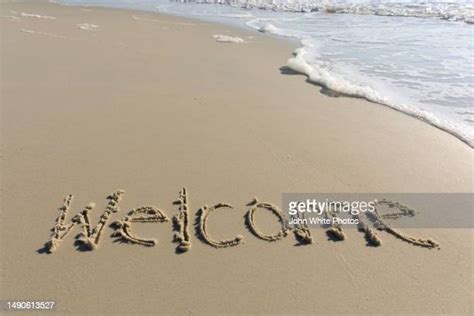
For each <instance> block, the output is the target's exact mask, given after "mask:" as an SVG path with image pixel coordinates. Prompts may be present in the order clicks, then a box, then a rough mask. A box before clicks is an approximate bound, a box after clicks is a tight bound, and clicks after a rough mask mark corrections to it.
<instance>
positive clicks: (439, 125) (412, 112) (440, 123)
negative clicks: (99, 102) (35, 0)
mask: <svg viewBox="0 0 474 316" xmlns="http://www.w3.org/2000/svg"><path fill="white" fill-rule="evenodd" d="M46 1H48V2H49V3H50V4H55V5H64V6H71V7H92V8H102V9H112V10H129V11H130V12H143V13H148V14H157V15H161V16H170V17H175V18H178V19H187V20H189V21H195V22H200V23H209V24H215V25H221V26H222V27H223V28H229V27H230V28H233V29H236V30H241V31H249V30H250V31H251V33H255V34H261V33H263V34H264V35H266V36H270V37H273V38H274V39H275V40H277V41H282V42H287V43H290V44H291V45H292V47H293V49H292V51H290V52H288V61H287V63H286V64H284V65H282V67H281V69H284V68H288V69H289V70H290V71H294V72H295V73H297V74H299V75H301V76H303V77H305V82H306V83H309V84H312V85H315V86H317V87H318V88H319V89H320V92H321V93H323V94H324V93H325V92H323V91H327V92H328V93H329V94H332V95H335V96H338V97H343V98H356V99H363V100H365V101H367V102H370V103H374V104H377V105H381V106H384V107H386V108H388V109H391V110H395V111H397V112H400V113H403V114H405V115H407V116H410V117H412V118H415V119H417V120H419V121H421V122H423V123H425V124H428V125H430V126H432V127H434V128H436V129H439V130H441V131H443V132H445V133H447V134H449V135H451V136H453V137H454V138H456V139H457V140H459V141H461V142H462V143H464V144H466V145H467V146H468V147H469V148H471V149H474V143H473V141H474V140H472V139H470V138H469V135H463V134H462V133H460V132H458V131H455V130H452V128H451V127H450V126H449V125H450V123H449V122H446V121H445V120H443V119H442V120H440V119H438V118H428V117H426V116H427V115H431V114H430V113H428V114H425V113H424V111H423V110H420V109H417V108H411V107H409V108H410V109H409V108H407V105H406V104H398V103H394V102H392V101H390V100H384V101H377V100H372V99H371V98H370V97H367V96H363V95H357V94H355V95H352V94H347V93H344V92H341V91H338V90H334V89H331V88H330V87H328V86H327V85H325V84H323V83H321V82H319V81H314V80H312V79H311V78H310V77H311V74H310V73H307V72H305V71H303V70H298V69H299V68H301V69H305V67H306V68H307V67H309V66H308V65H307V64H306V63H305V62H303V63H304V64H305V65H296V63H294V62H292V63H293V64H295V65H294V66H293V67H292V66H288V65H289V64H290V61H292V60H293V61H294V60H296V59H297V58H298V54H297V53H296V52H297V51H298V50H299V49H304V48H305V45H304V43H302V42H301V39H298V38H296V37H293V36H283V35H278V34H274V33H272V32H260V31H258V30H257V29H256V28H254V27H251V26H249V25H246V24H244V25H241V24H239V23H225V22H221V21H207V20H205V19H201V18H199V17H192V16H182V15H178V14H173V13H162V12H154V11H147V10H144V9H143V10H140V9H130V8H120V7H107V6H102V5H97V6H96V5H86V6H84V5H80V4H77V5H76V4H61V3H57V2H55V0H46ZM301 60H302V59H301ZM300 63H301V61H300ZM282 71H284V70H282ZM361 87H365V88H369V87H368V86H367V87H366V86H361ZM369 89H370V90H371V91H372V92H374V93H376V95H377V96H376V98H382V97H381V96H379V95H378V93H377V92H376V91H375V90H372V88H369ZM382 99H383V98H382Z"/></svg>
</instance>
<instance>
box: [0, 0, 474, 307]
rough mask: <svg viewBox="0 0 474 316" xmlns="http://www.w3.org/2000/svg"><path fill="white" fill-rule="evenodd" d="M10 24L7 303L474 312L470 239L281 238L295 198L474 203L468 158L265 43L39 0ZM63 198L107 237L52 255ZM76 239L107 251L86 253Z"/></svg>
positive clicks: (243, 34) (1, 290) (437, 135)
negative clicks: (290, 64)
mask: <svg viewBox="0 0 474 316" xmlns="http://www.w3.org/2000/svg"><path fill="white" fill-rule="evenodd" d="M84 9H85V10H84ZM1 12H2V17H1V18H0V23H1V26H0V27H1V30H2V45H1V54H2V70H1V74H2V87H1V89H2V90H1V96H2V99H1V100H2V101H1V102H2V104H1V105H2V143H3V148H2V158H1V159H2V196H1V199H2V209H1V213H0V214H1V215H0V216H1V221H0V225H1V229H0V234H1V238H0V247H1V248H0V250H1V256H0V258H1V259H0V263H1V270H0V271H1V272H0V273H1V282H0V284H1V285H0V297H1V298H10V299H29V300H31V299H37V300H43V299H44V300H55V301H57V306H56V308H57V309H56V311H57V312H59V313H70V314H75V315H80V314H84V313H87V314H138V313H141V314H157V313H161V314H177V315H183V314H191V313H194V314H206V315H209V314H222V313H229V312H233V313H237V314H265V313H266V314H275V313H280V314H290V313H291V314H293V313H295V312H299V313H301V314H303V313H312V314H314V313H324V314H331V313H333V314H338V313H387V314H406V313H422V312H423V313H430V314H431V313H453V314H472V310H473V305H472V304H473V303H472V298H471V296H470V293H472V290H473V284H472V278H471V277H472V272H473V255H472V254H473V248H472V247H473V246H472V245H473V243H472V241H473V232H472V230H462V229H432V230H428V229H416V230H403V231H393V232H391V233H390V232H387V231H379V230H376V231H375V230H369V229H366V232H365V233H364V232H359V231H357V230H356V229H344V230H343V231H339V229H338V228H337V227H333V228H334V229H335V232H336V234H338V232H337V231H339V233H341V232H342V233H343V234H339V235H340V236H343V239H342V240H334V238H330V237H329V236H328V234H327V232H326V231H325V230H324V229H314V228H312V227H309V230H310V231H308V229H307V227H304V226H301V227H298V230H294V231H292V232H290V231H288V230H287V228H286V227H285V225H284V223H281V222H279V218H280V213H279V209H280V208H281V207H282V206H281V204H280V203H281V194H282V193H283V192H471V191H472V161H473V152H472V149H470V148H469V147H468V146H466V145H465V144H464V143H462V142H460V141H459V140H457V139H456V138H454V137H452V136H450V135H449V134H447V133H444V132H442V131H440V130H437V129H436V128H433V127H432V126H429V125H428V124H424V123H423V122H420V121H418V120H416V119H413V118H410V117H408V116H406V115H404V114H403V113H399V112H397V111H394V110H390V109H387V108H385V107H383V106H380V105H376V104H372V103H369V102H366V101H364V100H361V99H353V98H346V97H343V96H339V97H331V96H328V95H327V94H322V93H320V92H319V89H317V88H316V89H315V87H314V86H312V85H310V84H305V83H304V82H302V80H301V76H299V75H294V74H291V73H290V72H288V71H285V70H284V69H280V67H282V66H284V65H285V64H286V61H287V59H288V58H289V57H290V55H291V52H292V50H293V49H294V48H295V47H294V46H293V44H292V43H288V42H286V41H279V40H277V39H275V38H274V37H272V36H268V35H267V34H260V33H256V32H251V31H245V30H241V29H231V28H230V27H228V26H223V25H217V24H209V23H205V22H202V21H194V20H186V19H182V18H176V17H168V16H162V15H155V14H149V13H144V12H132V11H126V10H112V9H100V8H92V7H88V8H80V7H63V6H58V5H53V4H48V3H47V2H43V1H35V2H31V3H30V2H21V3H11V2H5V1H2V3H1ZM22 12H25V13H28V14H34V15H39V16H49V17H54V18H55V19H47V18H34V17H31V16H22V15H21V13H22ZM10 16H15V18H11V17H10ZM86 24H87V25H97V26H99V27H97V28H94V30H92V31H86V30H83V29H80V28H78V25H86ZM215 34H223V35H228V36H232V37H240V38H245V39H246V40H245V43H241V44H234V43H229V44H225V45H224V44H222V43H219V42H216V40H215V39H214V38H213V35H215ZM251 36H253V37H251ZM269 52H272V53H269ZM182 188H186V190H184V191H183V189H182ZM119 189H124V190H125V192H122V191H118V190H119ZM111 192H122V193H120V194H119V195H120V196H117V195H112V198H109V199H107V196H109V194H110V193H111ZM69 194H72V195H73V196H74V198H73V199H71V201H70V205H69V206H70V208H69V210H68V212H67V216H66V220H65V223H66V224H67V223H68V222H69V220H70V219H71V218H72V217H73V216H74V215H76V214H78V213H79V212H80V211H81V210H84V209H88V207H89V208H90V210H88V211H87V212H88V218H89V219H88V220H89V221H90V224H91V226H90V227H89V228H90V229H93V227H96V225H97V224H98V223H99V225H101V224H100V223H102V222H103V223H104V224H103V225H102V226H103V228H102V231H101V235H97V234H95V232H94V231H93V230H92V231H87V230H86V231H83V230H81V229H80V228H76V227H73V228H72V230H71V234H70V235H69V236H67V237H66V238H65V239H64V240H63V241H61V242H60V243H59V245H57V248H56V249H55V250H56V251H54V253H52V254H49V255H48V254H40V253H38V252H37V250H39V249H42V248H43V245H44V243H45V242H46V241H47V240H48V239H49V238H50V236H51V233H54V231H53V232H51V231H50V229H51V228H53V227H54V225H55V221H56V220H57V218H58V216H59V215H60V210H58V208H61V207H62V206H61V205H63V203H67V201H64V199H65V197H66V198H67V197H68V195H69ZM119 197H120V199H119ZM253 197H257V198H258V199H256V200H255V201H253V202H254V203H249V202H251V200H253ZM115 200H116V201H115ZM63 201H64V202H63ZM176 201H178V202H177V203H173V202H176ZM91 202H95V206H94V205H93V204H90V203H91ZM259 203H260V204H259ZM267 203H268V204H267ZM206 205H207V208H206V209H205V211H204V212H201V213H200V210H201V211H202V210H203V207H204V206H206ZM93 206H94V207H93ZM228 206H232V208H230V207H228ZM257 206H260V207H257ZM262 206H263V207H262ZM265 206H268V207H265ZM270 206H272V207H276V208H275V209H274V210H272V208H270ZM255 208H256V209H255ZM104 210H108V211H107V212H108V213H107V215H106V216H107V218H106V219H104V218H103V217H102V215H103V214H104ZM252 210H254V211H252ZM249 212H251V216H249V215H246V214H248V213H249ZM127 216H129V217H128V218H127ZM249 217H250V218H249ZM134 219H138V220H134ZM249 220H250V221H251V222H252V223H254V225H253V228H254V231H252V226H251V225H250V227H249V225H248V221H249ZM117 221H118V222H120V223H122V224H125V226H127V229H126V232H125V235H126V236H128V238H129V240H127V239H126V240H125V241H127V242H122V241H123V238H121V237H123V236H124V235H118V234H117V233H116V232H117V229H114V228H112V227H110V225H109V224H112V223H114V222H117ZM387 221H388V220H387ZM132 222H133V223H132ZM196 222H197V223H196ZM201 222H203V223H205V225H204V226H200V224H199V223H201ZM186 223H187V225H185V224H186ZM102 226H99V227H102ZM122 227H124V226H122ZM128 228H130V229H128ZM86 229H87V226H86ZM296 231H297V232H296ZM81 232H83V235H82V237H84V235H85V237H87V238H86V239H85V242H86V244H90V245H94V244H95V243H96V241H97V240H99V244H98V247H97V249H95V250H93V251H83V250H87V249H83V248H79V249H78V248H77V247H75V246H74V236H75V235H77V234H78V233H81ZM89 232H90V233H91V234H89ZM58 233H61V231H58ZM114 233H115V237H110V235H112V234H114ZM397 234H398V235H399V237H401V238H402V239H400V238H397V236H396V235H397ZM295 235H298V236H297V237H298V238H300V239H302V240H306V241H307V242H306V243H305V244H302V243H301V242H299V241H298V240H297V238H296V237H295ZM403 238H405V239H406V240H405V241H404V240H403ZM410 238H413V239H410ZM268 239H271V240H268ZM428 240H433V241H436V243H437V244H439V249H438V248H437V247H436V248H433V249H430V248H427V247H423V246H422V247H420V246H419V245H418V246H417V245H415V244H413V243H410V241H412V242H415V243H416V242H421V243H423V242H428ZM137 241H138V242H137ZM368 241H371V242H372V243H375V244H377V243H380V245H379V246H377V247H374V246H371V245H368ZM428 243H429V242H428ZM191 245H192V246H191ZM92 248H94V247H92ZM177 248H180V249H181V250H185V251H179V252H178V251H177Z"/></svg>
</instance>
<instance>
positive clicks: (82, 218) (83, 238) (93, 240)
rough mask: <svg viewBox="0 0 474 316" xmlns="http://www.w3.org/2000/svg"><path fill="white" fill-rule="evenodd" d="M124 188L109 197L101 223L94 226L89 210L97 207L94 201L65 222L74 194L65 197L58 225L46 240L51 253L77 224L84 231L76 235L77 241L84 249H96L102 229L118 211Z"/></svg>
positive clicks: (60, 209) (57, 220) (57, 221)
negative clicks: (92, 225)
mask: <svg viewBox="0 0 474 316" xmlns="http://www.w3.org/2000/svg"><path fill="white" fill-rule="evenodd" d="M124 193H125V191H124V190H117V191H115V192H114V193H112V194H110V195H109V196H108V197H107V200H108V203H107V206H106V208H105V211H104V213H103V214H102V215H101V217H100V220H99V223H98V224H97V226H96V227H94V228H92V227H91V224H90V220H89V212H90V211H91V210H92V209H93V208H94V207H95V204H94V203H90V204H89V205H87V206H86V207H85V208H84V209H83V210H82V211H81V212H80V213H79V214H77V215H76V216H74V217H73V218H72V220H71V221H70V222H69V223H67V224H65V222H66V216H67V213H68V212H69V209H70V207H71V203H72V199H73V196H72V195H71V194H70V195H68V196H66V198H65V199H64V204H63V206H62V207H60V208H59V216H58V217H57V218H56V225H54V227H53V228H52V234H51V238H50V240H49V241H48V242H46V244H45V247H46V250H47V251H48V252H49V253H52V252H54V251H56V250H57V248H58V246H59V244H60V243H61V241H63V240H64V238H65V237H66V236H67V235H68V233H69V232H70V231H71V229H72V228H73V227H74V226H75V225H81V227H82V232H81V233H80V234H79V235H78V236H76V240H77V243H78V244H79V245H80V246H82V247H84V248H83V249H84V250H94V249H96V248H97V247H98V245H99V241H100V237H101V234H102V230H103V229H104V227H105V225H106V224H107V221H108V220H109V217H110V214H111V213H116V212H118V210H119V208H118V202H119V201H120V200H121V198H122V195H123V194H124Z"/></svg>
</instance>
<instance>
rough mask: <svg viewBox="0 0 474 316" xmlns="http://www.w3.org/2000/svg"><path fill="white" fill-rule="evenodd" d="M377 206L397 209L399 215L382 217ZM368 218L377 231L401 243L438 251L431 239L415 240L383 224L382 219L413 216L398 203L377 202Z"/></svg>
mask: <svg viewBox="0 0 474 316" xmlns="http://www.w3.org/2000/svg"><path fill="white" fill-rule="evenodd" d="M379 205H387V206H389V207H390V208H398V209H399V210H400V212H399V213H388V214H384V215H380V213H379V209H378V206H379ZM369 214H370V216H371V217H372V220H373V221H374V223H375V224H376V227H377V228H378V229H379V230H384V231H386V232H387V233H389V234H391V235H393V236H395V237H397V238H398V239H400V240H402V241H405V242H407V243H410V244H412V245H415V246H420V247H424V248H430V249H433V248H436V249H440V246H439V244H438V243H437V242H436V241H434V240H433V239H430V238H428V239H424V238H416V237H413V236H410V235H408V234H405V233H402V232H401V231H399V230H397V229H395V228H393V227H391V226H390V225H389V224H388V223H387V222H385V220H384V219H390V218H391V219H397V218H400V217H402V216H414V215H415V211H414V210H412V209H410V208H408V207H406V206H404V205H402V204H400V203H398V202H393V201H389V200H385V199H383V200H381V201H378V202H377V204H376V207H375V211H374V212H373V213H369Z"/></svg>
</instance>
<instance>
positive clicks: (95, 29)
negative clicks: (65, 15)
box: [77, 23, 99, 31]
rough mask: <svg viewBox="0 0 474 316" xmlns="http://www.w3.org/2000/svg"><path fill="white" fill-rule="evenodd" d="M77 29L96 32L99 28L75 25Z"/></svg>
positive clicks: (82, 24)
mask: <svg viewBox="0 0 474 316" xmlns="http://www.w3.org/2000/svg"><path fill="white" fill-rule="evenodd" d="M77 28H78V29H81V30H84V31H97V30H98V29H99V26H98V25H96V24H89V23H81V24H77Z"/></svg>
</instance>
